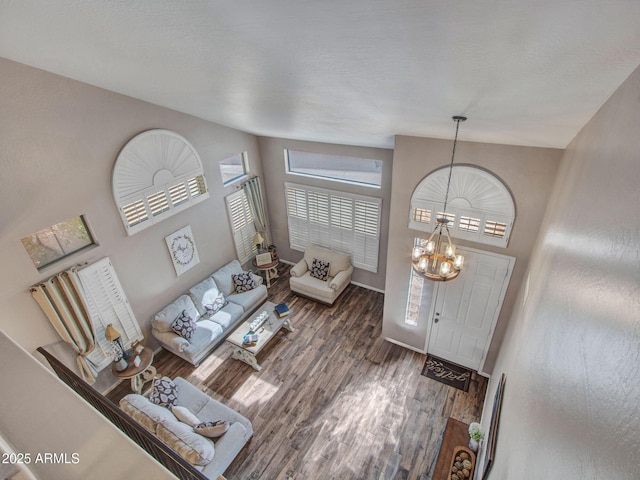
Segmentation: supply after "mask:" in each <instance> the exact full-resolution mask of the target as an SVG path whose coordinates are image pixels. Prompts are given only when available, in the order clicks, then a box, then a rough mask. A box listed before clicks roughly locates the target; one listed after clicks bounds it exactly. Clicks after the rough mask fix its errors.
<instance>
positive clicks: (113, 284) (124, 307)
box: [78, 257, 143, 370]
mask: <svg viewBox="0 0 640 480" xmlns="http://www.w3.org/2000/svg"><path fill="white" fill-rule="evenodd" d="M78 276H79V277H80V281H81V282H82V288H83V289H84V297H85V301H86V304H87V307H88V309H89V315H90V316H91V322H92V324H93V328H94V333H95V339H96V344H97V348H94V349H93V351H92V352H91V353H90V354H89V355H88V358H89V360H91V361H92V362H93V363H95V364H96V365H97V366H98V367H99V369H100V370H101V369H103V368H105V367H106V366H107V365H109V363H111V361H112V359H111V357H109V356H108V352H109V342H107V339H106V338H105V337H104V331H105V328H106V327H107V325H109V324H110V323H111V324H113V326H114V327H115V328H116V329H117V330H118V331H119V332H120V333H121V334H122V343H123V345H124V347H125V348H129V347H130V346H131V344H132V343H133V342H134V341H136V340H142V339H143V336H142V331H141V330H140V325H139V324H138V321H137V320H136V317H135V315H134V314H133V310H132V309H131V306H130V305H129V300H127V297H126V295H125V294H124V290H123V289H122V285H121V284H120V281H119V280H118V276H117V275H116V272H115V270H114V269H113V265H112V264H111V261H110V260H109V258H108V257H105V258H103V259H102V260H99V261H97V262H95V263H93V264H91V265H89V266H87V267H85V268H83V269H82V270H80V271H79V272H78Z"/></svg>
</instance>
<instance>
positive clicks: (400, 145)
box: [383, 118, 562, 372]
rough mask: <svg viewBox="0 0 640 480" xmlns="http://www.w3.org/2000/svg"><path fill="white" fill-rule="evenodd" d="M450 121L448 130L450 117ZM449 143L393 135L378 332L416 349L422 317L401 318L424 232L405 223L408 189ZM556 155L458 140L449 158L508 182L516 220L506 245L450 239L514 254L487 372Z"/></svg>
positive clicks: (445, 159) (439, 160) (444, 159)
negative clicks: (383, 292)
mask: <svg viewBox="0 0 640 480" xmlns="http://www.w3.org/2000/svg"><path fill="white" fill-rule="evenodd" d="M451 127H452V132H453V129H454V124H453V122H452V123H451ZM472 128H473V118H471V119H469V120H468V121H467V122H466V123H465V124H464V127H463V130H462V131H461V134H460V136H461V137H462V138H463V137H464V129H472ZM452 143H453V142H452V141H451V140H435V139H428V138H418V137H407V136H397V137H396V139H395V151H394V156H393V181H392V189H391V191H392V194H391V214H390V223H389V232H390V235H389V250H388V257H387V262H388V264H387V278H386V284H387V285H393V286H394V288H393V289H389V288H387V292H386V295H385V302H384V319H383V336H384V337H386V338H391V339H393V340H395V341H397V342H400V343H402V344H405V345H408V346H411V347H413V348H415V349H417V350H419V351H424V349H425V345H426V335H427V325H428V319H427V318H425V316H424V315H425V314H424V313H423V316H422V318H421V319H420V321H419V322H418V325H417V326H411V325H408V324H406V323H405V313H406V307H407V292H408V287H409V278H410V272H411V249H412V247H413V241H414V238H415V237H424V236H425V232H419V231H416V230H411V229H409V228H408V223H409V211H410V203H411V195H412V193H413V191H414V189H415V188H416V186H417V185H418V184H419V183H420V182H421V181H422V179H423V178H424V177H425V176H427V175H428V174H429V173H431V172H432V171H434V170H436V169H438V168H440V167H442V166H445V165H447V164H448V163H449V162H450V160H451V148H452ZM561 155H562V151H560V150H556V149H545V148H533V147H517V146H508V145H494V144H486V143H471V142H461V141H459V142H458V144H457V148H456V158H455V164H456V165H459V164H470V165H474V166H478V167H481V168H484V169H486V170H488V171H490V172H491V173H493V174H494V175H495V176H497V177H498V178H500V179H501V180H502V182H503V183H504V184H506V186H507V188H509V190H510V191H511V194H512V196H513V199H514V203H515V207H516V220H515V223H514V226H513V230H512V233H511V238H510V241H509V245H508V247H507V248H498V247H491V246H488V245H483V244H478V243H473V242H469V241H464V240H459V239H455V242H456V244H458V245H466V246H469V247H473V248H477V249H480V250H486V251H491V252H497V253H501V254H503V255H509V256H513V257H515V258H516V263H515V267H514V271H513V275H512V277H511V283H510V285H509V289H508V290H507V295H506V297H505V301H504V304H503V307H502V311H501V314H500V317H499V319H498V324H497V326H496V330H495V334H494V337H493V341H492V343H491V347H490V351H489V355H488V357H487V361H486V363H485V371H487V372H490V371H491V367H492V365H493V362H494V360H495V356H496V354H497V351H498V348H499V346H500V342H501V340H502V336H503V334H504V330H505V328H506V325H507V321H508V318H509V315H510V312H511V309H512V307H513V304H514V300H515V296H516V293H517V291H518V288H519V286H520V284H521V282H522V277H523V274H524V272H525V269H526V265H527V262H528V260H529V255H530V252H531V249H532V247H533V244H534V241H535V238H536V235H537V233H538V228H539V226H540V222H541V221H542V217H543V214H544V209H545V207H546V204H547V200H548V196H549V193H550V192H551V188H552V185H553V182H554V180H555V175H556V172H557V169H558V165H559V162H560V157H561ZM454 238H455V235H454ZM422 309H423V312H424V311H426V310H428V306H424V305H423V307H422Z"/></svg>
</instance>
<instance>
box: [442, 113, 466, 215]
mask: <svg viewBox="0 0 640 480" xmlns="http://www.w3.org/2000/svg"><path fill="white" fill-rule="evenodd" d="M455 120H456V135H455V137H454V139H453V151H452V152H451V163H450V164H449V179H448V180H447V191H446V193H445V196H444V212H443V213H444V214H445V215H446V214H447V203H448V202H449V187H450V186H451V173H452V172H453V159H454V157H455V156H456V144H457V143H458V129H459V128H460V122H461V121H462V118H461V117H457V118H456V119H455ZM465 120H466V119H465Z"/></svg>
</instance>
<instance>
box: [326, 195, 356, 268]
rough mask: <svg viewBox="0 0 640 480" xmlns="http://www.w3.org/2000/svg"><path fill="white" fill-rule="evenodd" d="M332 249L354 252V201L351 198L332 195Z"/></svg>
mask: <svg viewBox="0 0 640 480" xmlns="http://www.w3.org/2000/svg"><path fill="white" fill-rule="evenodd" d="M331 248H332V249H333V250H337V251H339V252H345V253H352V252H353V200H352V199H350V198H345V197H341V196H337V195H331ZM352 260H354V259H353V258H352Z"/></svg>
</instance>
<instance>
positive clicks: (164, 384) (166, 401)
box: [149, 377, 178, 407]
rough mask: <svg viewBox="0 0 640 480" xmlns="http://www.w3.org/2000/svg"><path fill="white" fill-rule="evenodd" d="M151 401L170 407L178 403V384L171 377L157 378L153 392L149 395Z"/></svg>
mask: <svg viewBox="0 0 640 480" xmlns="http://www.w3.org/2000/svg"><path fill="white" fill-rule="evenodd" d="M149 401H150V402H151V403H155V404H156V405H160V406H161V407H169V405H176V404H177V403H178V386H177V385H176V384H175V383H173V380H171V379H170V378H169V377H162V378H156V379H155V380H154V381H153V392H151V395H150V396H149Z"/></svg>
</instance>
